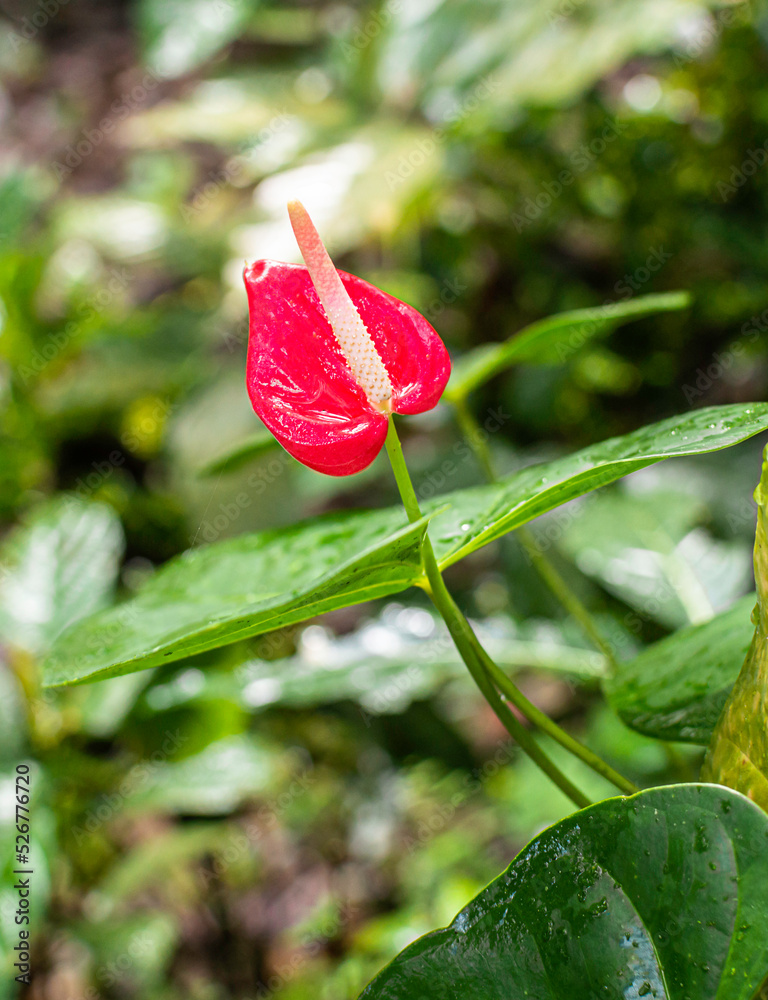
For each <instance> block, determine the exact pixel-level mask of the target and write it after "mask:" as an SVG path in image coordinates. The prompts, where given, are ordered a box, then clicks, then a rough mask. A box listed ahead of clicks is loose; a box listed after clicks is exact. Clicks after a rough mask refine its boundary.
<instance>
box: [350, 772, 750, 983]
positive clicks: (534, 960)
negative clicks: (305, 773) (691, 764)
mask: <svg viewBox="0 0 768 1000" xmlns="http://www.w3.org/2000/svg"><path fill="white" fill-rule="evenodd" d="M767 889H768V816H766V815H765V814H764V813H762V812H761V811H760V810H759V809H758V808H757V807H756V806H754V805H753V804H752V803H751V802H749V801H748V799H746V798H745V797H744V796H742V795H740V794H739V793H738V792H733V791H731V790H730V789H725V788H722V787H719V786H716V785H670V786H667V787H666V788H653V789H649V790H647V791H644V792H641V793H640V794H638V795H635V796H633V797H631V798H627V799H621V798H620V799H607V800H606V801H604V802H600V803H598V804H597V805H594V806H590V807H589V808H588V809H584V810H582V811H581V812H577V813H575V814H574V815H573V816H570V817H568V818H567V819H565V820H563V821H562V822H560V823H558V824H556V825H555V826H553V827H550V829H548V830H545V831H544V833H542V834H540V835H539V836H538V837H537V838H536V839H535V840H534V841H533V842H532V843H530V844H529V845H528V846H527V847H526V848H525V849H524V850H523V851H522V852H521V854H519V855H518V857H517V858H516V859H515V860H514V861H513V863H512V864H511V865H510V867H509V868H508V869H507V870H506V872H504V874H502V875H501V876H499V878H497V879H496V880H495V881H493V882H492V883H491V884H490V885H489V886H488V887H487V888H486V889H484V890H483V892H481V893H480V895H479V896H476V897H475V899H473V900H472V902H471V903H469V905H468V906H467V907H465V909H464V910H462V911H461V913H459V915H458V916H457V917H456V919H455V920H454V921H453V923H452V924H451V925H450V926H449V927H447V928H445V929H443V930H439V931H435V932H434V933H432V934H428V935H427V936H426V937H423V938H421V939H419V940H418V941H416V942H414V943H413V944H412V945H410V946H409V947H408V948H406V950H405V951H404V952H402V953H401V954H400V955H399V956H398V957H397V958H396V959H395V960H394V961H393V962H392V963H391V965H389V966H388V967H387V968H386V969H385V970H384V971H383V972H382V973H380V975H379V976H378V977H377V978H376V979H375V980H374V981H373V982H372V983H371V984H370V985H369V986H368V988H367V989H366V990H365V991H364V992H363V994H362V998H365V1000H432V998H434V1000H518V998H519V1000H523V998H526V997H528V998H531V997H535V998H536V1000H574V998H579V1000H581V998H584V1000H586V998H588V997H589V998H592V997H604V998H605V1000H627V998H629V997H648V998H651V997H653V998H656V1000H753V997H754V995H755V992H756V990H758V989H759V987H760V984H761V983H762V982H763V980H764V979H765V977H766V974H768V911H767V910H766V907H765V898H766V890H767Z"/></svg>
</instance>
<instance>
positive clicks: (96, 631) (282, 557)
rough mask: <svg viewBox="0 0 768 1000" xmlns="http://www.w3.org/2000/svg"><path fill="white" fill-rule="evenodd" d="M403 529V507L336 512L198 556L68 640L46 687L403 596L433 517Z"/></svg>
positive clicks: (50, 665) (52, 663)
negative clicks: (424, 535)
mask: <svg viewBox="0 0 768 1000" xmlns="http://www.w3.org/2000/svg"><path fill="white" fill-rule="evenodd" d="M403 522H404V515H403V513H402V511H401V510H399V509H398V508H392V509H386V510H380V511H372V512H356V513H353V514H349V513H343V514H332V515H330V516H326V517H321V518H317V519H316V520H313V521H307V522H304V523H303V524H297V525H294V526H293V527H291V528H287V529H283V530H279V531H271V532H264V533H263V534H255V535H243V536H241V537H239V538H233V539H229V540H227V541H225V542H221V543H219V544H216V545H211V546H208V547H204V548H200V549H194V550H190V551H188V552H186V553H185V554H184V555H183V556H181V557H180V558H179V559H174V560H172V561H171V562H170V563H168V564H167V565H166V566H164V567H163V569H161V570H160V571H159V572H158V573H157V574H156V575H155V576H154V577H153V578H152V579H151V580H150V581H149V582H148V583H147V585H146V586H145V588H144V589H143V590H142V591H141V593H140V594H139V595H138V596H137V597H136V598H134V599H133V600H131V601H128V602H126V603H125V604H122V605H119V606H118V607H115V608H112V609H110V610H108V611H105V612H103V613H101V614H99V615H96V616H94V617H92V618H90V619H88V621H86V622H83V623H82V624H81V625H80V626H78V627H76V628H74V629H72V630H70V631H69V632H68V633H67V634H66V635H65V636H63V637H62V640H61V642H60V643H59V644H58V646H57V648H56V650H55V655H52V656H51V657H49V659H48V661H47V663H46V664H45V667H44V671H45V680H46V683H47V684H48V685H57V684H71V683H76V682H78V681H84V680H95V679H97V678H98V679H100V678H103V677H113V676H115V675H117V674H125V673H130V672H131V671H134V670H140V669H143V668H144V667H152V666H155V665H157V664H160V663H166V662H168V661H169V660H176V659H179V658H180V657H182V656H190V655H192V654H194V653H200V652H203V651H204V650H207V649H213V648H216V647H218V646H224V645H226V644H227V643H230V642H234V641H235V640H237V639H242V638H245V637H247V636H250V635H256V634H258V633H259V632H267V631H270V630H272V629H276V628H281V627H282V626H285V625H289V624H292V623H293V622H297V621H303V620H304V619H306V618H310V617H312V616H313V615H316V614H320V613H321V612H323V611H330V610H332V609H334V608H342V607H346V606H348V605H350V604H357V603H360V602H362V601H368V600H372V599H373V598H376V597H383V596H386V595H387V594H392V593H396V592H397V591H399V590H404V589H405V588H406V587H408V586H409V585H411V584H412V583H414V582H415V581H416V580H417V579H418V578H419V576H420V566H421V559H420V552H419V544H420V541H421V537H422V535H423V533H424V530H425V527H426V520H422V521H420V522H417V523H416V524H414V525H408V524H404V523H403Z"/></svg>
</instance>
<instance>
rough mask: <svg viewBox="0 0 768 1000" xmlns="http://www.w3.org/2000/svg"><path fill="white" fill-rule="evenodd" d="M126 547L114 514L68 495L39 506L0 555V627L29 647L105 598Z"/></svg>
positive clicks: (47, 640) (35, 648)
mask: <svg viewBox="0 0 768 1000" xmlns="http://www.w3.org/2000/svg"><path fill="white" fill-rule="evenodd" d="M122 554H123V532H122V528H121V527H120V521H119V519H118V517H117V514H116V513H115V512H114V510H112V508H111V507H107V506H106V505H105V504H100V503H86V502H84V501H81V500H78V499H76V498H75V497H72V496H64V497H61V498H59V499H58V500H55V501H52V502H50V503H47V504H42V505H41V506H40V507H38V508H36V509H35V510H34V511H33V513H32V514H31V516H30V517H29V519H28V520H27V523H26V524H24V525H23V526H22V527H21V528H20V529H19V530H18V531H16V532H15V533H14V534H13V535H12V536H11V537H10V538H9V539H8V541H7V542H6V543H5V545H4V546H3V550H2V553H1V554H0V626H2V632H3V635H4V636H5V638H6V640H8V641H10V642H11V643H12V644H13V645H16V646H19V647H21V648H22V649H26V650H28V651H30V652H34V653H39V652H41V651H42V650H45V649H47V648H48V647H49V646H50V644H51V642H52V641H53V640H54V639H55V638H56V636H57V635H58V634H59V633H60V632H61V631H62V630H63V629H65V628H66V627H67V626H68V625H70V624H72V623H73V622H75V621H77V620H78V619H80V618H83V617H85V616H86V615H89V614H92V613H93V612H94V611H97V610H98V609H99V608H102V607H104V605H106V604H108V603H109V601H110V599H111V596H112V591H113V589H114V585H115V580H116V578H117V573H118V569H119V565H120V559H121V558H122Z"/></svg>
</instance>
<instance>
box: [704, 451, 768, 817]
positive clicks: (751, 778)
mask: <svg viewBox="0 0 768 1000" xmlns="http://www.w3.org/2000/svg"><path fill="white" fill-rule="evenodd" d="M755 500H756V501H757V530H756V532H755V548H754V559H753V561H754V569H755V584H756V586H757V603H756V604H755V609H754V611H753V612H752V621H753V622H754V625H755V632H754V635H753V637H752V642H751V644H750V647H749V652H748V653H747V657H746V659H745V660H744V665H743V666H742V668H741V671H740V672H739V676H738V677H737V678H736V683H735V684H734V687H733V691H731V693H730V695H729V697H728V701H727V703H726V705H725V708H724V709H723V712H722V715H721V716H720V718H719V719H718V722H717V726H716V727H715V731H714V733H713V734H712V742H711V743H710V745H709V751H708V753H707V757H706V760H705V761H704V767H703V768H702V772H701V773H702V776H703V777H704V778H705V780H706V781H717V782H719V783H720V784H721V785H728V786H729V787H730V788H736V789H738V790H739V791H740V792H743V793H744V794H745V795H746V796H747V797H748V798H750V799H752V801H753V802H756V803H757V804H758V805H759V806H761V807H762V808H763V809H764V810H765V811H766V812H768V725H766V720H768V447H767V448H766V449H765V451H764V453H763V470H762V475H761V477H760V483H759V484H758V487H757V489H756V490H755Z"/></svg>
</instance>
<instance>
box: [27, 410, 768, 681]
mask: <svg viewBox="0 0 768 1000" xmlns="http://www.w3.org/2000/svg"><path fill="white" fill-rule="evenodd" d="M766 429H768V404H766V403H752V404H750V405H747V406H745V405H734V406H721V407H712V408H709V409H705V410H697V411H695V412H694V413H691V414H687V415H685V416H682V417H673V418H672V419H670V420H665V421H663V422H662V423H660V424H654V425H652V426H650V427H645V428H642V429H641V430H639V431H635V432H633V433H632V434H627V435H626V436H624V437H618V438H612V439H610V440H608V441H603V442H601V443H600V444H597V445H593V446H591V447H590V448H586V449H585V450H584V451H581V452H578V453H577V454H575V455H571V456H569V457H567V458H563V459H557V460H556V461H554V462H549V463H546V464H543V465H537V466H531V467H529V468H526V469H522V470H521V471H519V472H516V473H514V474H513V475H512V476H509V477H508V478H507V479H504V480H501V481H500V482H498V483H493V484H489V485H487V486H482V487H477V488H474V489H469V490H461V491H458V492H455V493H452V494H449V495H447V496H444V497H440V498H437V499H436V500H434V501H433V502H431V503H430V504H429V506H428V507H427V508H426V511H427V513H428V515H431V516H432V519H433V521H432V523H433V527H432V528H431V530H430V535H431V537H432V540H433V543H434V546H435V551H436V553H437V556H438V559H439V561H440V562H441V564H442V565H443V566H449V565H451V564H453V563H455V562H457V561H458V560H459V559H462V558H463V557H464V556H466V555H469V554H470V553H471V552H474V551H475V550H477V549H479V548H481V547H482V546H483V545H486V544H488V543H489V542H491V541H494V540H495V539H496V538H499V537H501V536H502V535H503V534H505V533H506V532H508V531H512V530H514V528H517V527H519V526H520V525H521V524H525V523H526V522H527V521H530V520H532V519H533V518H534V517H538V516H539V514H543V513H546V511H548V510H552V509H553V508H554V507H557V506H559V505H560V504H563V503H566V502H567V501H569V500H573V499H574V498H575V497H578V496H581V495H583V494H584V493H588V492H589V491H590V490H593V489H596V488H597V487H599V486H604V485H605V484H607V483H610V482H613V481H614V480H616V479H619V478H620V477H621V476H625V475H627V474H628V473H630V472H634V471H636V470H637V469H642V468H644V467H645V466H647V465H651V464H653V463H654V462H658V461H660V460H661V459H664V458H675V457H681V456H684V455H695V454H699V453H701V452H707V451H715V450H717V449H719V448H726V447H728V446H730V445H734V444H738V443H739V442H740V441H744V440H746V439H747V438H749V437H751V436H752V435H754V434H757V433H759V432H760V431H763V430H766ZM444 507H447V509H445V510H443V508H444ZM403 522H404V514H403V512H402V510H401V509H400V508H399V507H393V508H389V509H385V510H379V511H372V512H356V513H340V514H335V515H332V516H329V517H325V518H319V519H317V520H314V521H307V522H305V523H304V524H299V525H295V526H293V527H291V528H287V529H282V530H278V531H273V532H267V533H264V534H257V535H245V536H241V537H239V538H234V539H230V540H228V541H226V542H221V543H216V544H213V545H210V546H208V547H206V548H201V549H197V550H193V551H190V552H187V553H186V554H185V555H184V556H182V557H181V558H179V559H175V560H173V561H172V562H171V563H170V564H168V565H167V566H166V567H164V568H163V569H162V570H161V571H160V572H159V573H158V574H157V575H156V576H155V577H154V578H153V579H152V580H151V581H150V582H149V583H148V584H147V586H146V587H145V588H144V590H143V591H142V592H141V593H140V594H139V595H138V597H136V598H135V599H134V600H132V601H129V602H127V603H126V604H123V605H121V606H120V607H117V608H114V609H111V610H110V611H107V612H104V613H102V614H101V615H98V616H96V617H94V618H92V619H89V620H88V621H86V622H84V623H83V624H82V625H81V626H79V627H76V628H74V629H72V630H70V631H68V632H67V633H66V635H64V636H62V638H61V641H60V642H59V643H58V645H57V648H56V650H55V651H54V654H52V655H51V657H50V658H49V660H48V662H47V664H46V665H45V677H46V683H47V684H49V685H55V684H67V683H74V682H77V681H83V680H88V679H97V678H102V677H109V676H114V675H116V674H123V673H130V672H131V671H133V670H139V669H142V668H143V667H151V666H155V665H156V664H159V663H164V662H167V661H169V660H174V659H180V658H181V657H183V656H189V655H191V654H193V653H199V652H203V651H204V650H207V649H213V648H216V647H218V646H222V645H226V644H227V643H230V642H234V641H235V640H236V639H243V638H246V637H248V636H252V635H257V634H259V633H260V632H266V631H270V630H271V629H275V628H280V627H281V626H284V625H288V624H291V623H293V622H297V621H304V620H306V619H307V618H311V617H312V616H314V615H316V614H320V613H321V612H323V611H330V610H332V609H334V608H341V607H347V606H348V605H350V604H357V603H360V602H362V601H366V600H371V599H372V598H374V597H382V596H385V595H387V594H393V593H396V592H397V591H400V590H405V589H406V588H407V587H408V586H411V585H412V584H414V583H415V582H417V580H418V579H419V578H420V576H421V568H420V560H419V538H420V533H421V531H422V530H423V525H420V526H412V527H408V526H406V525H404V523H403Z"/></svg>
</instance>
